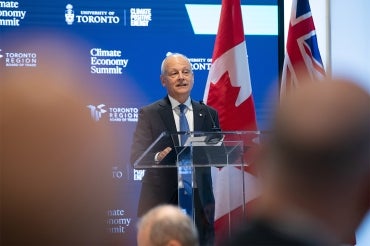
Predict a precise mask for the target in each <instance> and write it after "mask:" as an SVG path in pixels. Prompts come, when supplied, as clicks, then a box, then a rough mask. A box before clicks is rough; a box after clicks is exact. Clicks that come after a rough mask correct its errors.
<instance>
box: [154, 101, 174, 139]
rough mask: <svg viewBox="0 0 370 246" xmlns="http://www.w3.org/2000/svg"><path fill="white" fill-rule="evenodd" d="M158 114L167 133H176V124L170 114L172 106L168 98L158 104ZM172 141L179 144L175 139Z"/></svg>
mask: <svg viewBox="0 0 370 246" xmlns="http://www.w3.org/2000/svg"><path fill="white" fill-rule="evenodd" d="M158 113H159V115H160V116H161V119H162V122H163V123H164V126H165V128H166V130H167V131H168V132H169V133H175V132H177V129H176V123H175V119H174V117H173V112H172V106H171V103H170V100H169V99H168V97H165V98H163V100H161V101H160V102H159V103H158ZM174 141H176V142H175V144H177V145H178V144H179V143H178V139H177V138H175V139H174Z"/></svg>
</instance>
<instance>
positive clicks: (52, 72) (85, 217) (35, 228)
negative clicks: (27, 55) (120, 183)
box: [0, 37, 117, 245]
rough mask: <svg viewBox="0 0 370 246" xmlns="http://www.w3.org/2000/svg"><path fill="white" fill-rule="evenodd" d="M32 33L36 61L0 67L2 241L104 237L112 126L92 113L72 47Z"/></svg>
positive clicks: (95, 240) (99, 240) (73, 241)
mask: <svg viewBox="0 0 370 246" xmlns="http://www.w3.org/2000/svg"><path fill="white" fill-rule="evenodd" d="M50 38H51V37H50ZM34 41H35V43H38V45H41V46H42V45H44V47H43V51H40V52H38V54H37V58H38V62H37V67H31V68H5V67H2V68H0V70H1V71H0V73H1V83H0V117H1V118H0V137H1V142H0V159H1V169H0V170H1V179H0V189H1V207H0V209H1V214H0V215H1V217H0V221H1V243H0V244H1V245H93V244H94V245H96V244H103V243H105V242H107V240H108V237H109V235H108V233H107V224H106V219H107V215H106V211H107V209H109V208H110V206H111V204H113V200H114V197H115V196H116V194H115V192H114V190H115V189H114V186H113V183H112V181H111V172H110V168H109V165H111V164H112V163H114V161H116V158H115V148H116V147H117V146H116V145H115V143H114V142H113V141H114V140H112V139H114V138H113V136H114V135H113V132H112V131H111V130H110V129H109V127H107V126H105V125H104V124H97V123H96V122H94V121H93V120H92V119H91V118H90V114H89V110H88V109H87V108H86V105H87V104H88V103H89V102H90V100H91V99H92V98H94V92H93V91H92V90H89V89H88V87H87V86H86V87H84V86H82V84H83V83H84V82H85V81H86V79H87V78H84V77H83V76H81V73H80V72H79V71H78V70H77V69H76V68H75V67H73V64H72V63H71V62H70V57H72V56H71V54H72V53H73V52H74V51H73V50H72V49H71V48H70V47H68V46H64V45H63V44H62V41H61V40H59V41H58V40H48V44H46V43H44V44H42V43H41V42H42V41H40V40H34ZM54 41H55V42H54ZM27 44H28V45H30V46H31V45H32V42H31V41H30V42H28V43H27ZM50 44H52V45H50ZM48 46H49V47H48ZM76 48H77V47H76ZM15 49H16V50H22V46H19V47H18V46H17V47H16V48H15ZM56 50H63V51H64V52H63V54H62V55H61V56H59V57H58V58H57V59H50V54H53V52H55V51H56Z"/></svg>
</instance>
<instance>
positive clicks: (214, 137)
mask: <svg viewBox="0 0 370 246" xmlns="http://www.w3.org/2000/svg"><path fill="white" fill-rule="evenodd" d="M199 103H200V104H201V105H203V106H205V108H206V111H207V113H208V116H209V118H211V121H212V131H214V132H215V133H213V134H209V135H208V136H207V137H206V139H205V142H206V143H207V144H217V143H218V142H220V140H221V139H222V138H223V136H222V134H221V133H218V132H221V128H219V127H217V126H216V122H215V120H214V119H213V117H212V115H211V112H210V111H209V108H208V106H207V105H206V104H205V103H204V102H203V100H201V101H199Z"/></svg>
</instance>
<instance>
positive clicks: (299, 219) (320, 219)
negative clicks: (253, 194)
mask: <svg viewBox="0 0 370 246" xmlns="http://www.w3.org/2000/svg"><path fill="white" fill-rule="evenodd" d="M301 85H302V86H300V87H299V88H295V90H293V91H292V92H291V93H290V94H288V95H286V96H285V97H284V98H282V100H281V104H280V105H279V108H278V109H277V112H276V115H275V117H274V121H273V129H272V130H273V131H272V134H271V136H270V138H269V140H268V143H267V144H266V146H265V151H264V152H263V153H264V156H263V157H262V160H261V162H260V163H259V165H258V168H259V173H260V182H261V184H262V195H261V198H260V201H259V202H260V203H259V207H258V210H257V211H256V214H255V215H256V217H255V220H254V222H253V223H249V224H248V225H247V226H246V228H244V229H245V230H244V231H243V232H242V233H240V234H238V236H236V237H235V238H233V240H234V241H233V243H231V245H238V243H241V242H242V243H245V245H248V243H252V244H253V243H255V244H261V243H265V244H277V243H286V244H289V243H293V244H302V243H303V244H314V245H315V244H316V245H328V244H329V245H332V244H340V243H351V242H353V238H354V233H355V231H356V228H357V227H358V226H359V224H360V223H361V221H362V219H363V218H364V216H365V214H366V212H367V211H368V209H369V205H370V185H369V182H370V156H369V155H370V127H369V126H370V95H369V94H368V93H367V92H366V91H364V90H363V89H361V88H360V87H358V86H357V85H356V84H355V83H353V82H352V81H347V80H344V79H325V80H324V81H320V82H319V81H314V82H312V81H310V82H307V83H302V84H301Z"/></svg>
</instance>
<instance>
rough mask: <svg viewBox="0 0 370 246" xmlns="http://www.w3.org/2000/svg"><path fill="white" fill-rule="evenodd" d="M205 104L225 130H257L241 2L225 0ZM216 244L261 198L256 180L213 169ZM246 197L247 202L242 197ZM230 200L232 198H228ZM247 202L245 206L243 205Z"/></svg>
mask: <svg viewBox="0 0 370 246" xmlns="http://www.w3.org/2000/svg"><path fill="white" fill-rule="evenodd" d="M203 100H204V102H205V103H206V104H207V105H209V106H212V107H214V108H215V109H216V110H217V111H218V113H219V119H220V126H221V129H222V130H223V131H236V130H238V131H246V130H248V131H254V130H257V123H256V114H255V108H254V102H253V96H252V86H251V79H250V74H249V64H248V56H247V48H246V43H245V36H244V30H243V20H242V12H241V5H240V0H223V1H222V8H221V17H220V22H219V27H218V32H217V36H216V41H215V45H214V50H213V56H212V65H211V68H210V71H209V75H208V79H207V84H206V88H205V91H204V98H203ZM212 172H213V173H212V175H213V177H212V178H213V184H214V194H215V199H216V208H215V234H216V243H217V242H220V241H222V240H224V239H225V238H224V237H225V236H227V234H228V233H229V232H230V231H229V227H230V221H231V220H233V218H232V216H238V217H239V220H240V210H241V208H242V207H243V204H247V203H248V202H249V201H252V200H253V199H254V198H256V197H257V196H258V188H257V182H256V181H257V180H256V177H255V176H254V175H253V174H251V173H249V172H248V171H246V172H245V173H244V190H243V186H242V185H241V184H243V177H242V176H241V175H239V173H240V169H238V168H236V167H227V168H221V169H216V168H215V169H213V170H212ZM243 192H244V194H245V201H243V197H242V194H243ZM227 198H228V199H227ZM243 202H244V203H243Z"/></svg>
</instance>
